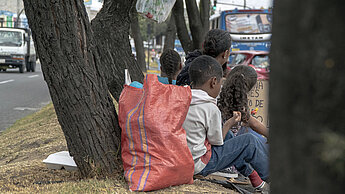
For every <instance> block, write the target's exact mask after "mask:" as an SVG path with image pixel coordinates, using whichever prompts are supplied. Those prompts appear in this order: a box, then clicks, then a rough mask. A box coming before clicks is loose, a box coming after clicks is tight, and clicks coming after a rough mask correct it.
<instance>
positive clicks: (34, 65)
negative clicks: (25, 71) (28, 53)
mask: <svg viewBox="0 0 345 194" xmlns="http://www.w3.org/2000/svg"><path fill="white" fill-rule="evenodd" d="M30 64H31V65H30V66H31V72H35V71H36V61H32V62H31V63H30Z"/></svg>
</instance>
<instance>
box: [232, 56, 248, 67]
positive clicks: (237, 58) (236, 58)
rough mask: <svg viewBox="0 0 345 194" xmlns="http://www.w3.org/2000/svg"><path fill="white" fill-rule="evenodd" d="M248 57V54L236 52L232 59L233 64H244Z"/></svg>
mask: <svg viewBox="0 0 345 194" xmlns="http://www.w3.org/2000/svg"><path fill="white" fill-rule="evenodd" d="M246 57H247V56H246V55H245V54H240V53H239V54H236V55H235V56H234V58H233V59H232V61H231V66H235V65H240V64H242V63H243V62H244V61H245V60H246Z"/></svg>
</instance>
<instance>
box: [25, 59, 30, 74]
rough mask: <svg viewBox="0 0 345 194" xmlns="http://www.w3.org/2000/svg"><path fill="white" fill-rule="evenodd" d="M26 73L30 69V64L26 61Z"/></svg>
mask: <svg viewBox="0 0 345 194" xmlns="http://www.w3.org/2000/svg"><path fill="white" fill-rule="evenodd" d="M25 66H26V72H30V69H31V63H30V62H29V61H28V62H26V65H25Z"/></svg>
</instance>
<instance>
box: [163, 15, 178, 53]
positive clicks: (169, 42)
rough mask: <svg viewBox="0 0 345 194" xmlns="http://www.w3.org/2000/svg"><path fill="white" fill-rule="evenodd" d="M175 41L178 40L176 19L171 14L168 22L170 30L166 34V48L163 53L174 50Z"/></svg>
mask: <svg viewBox="0 0 345 194" xmlns="http://www.w3.org/2000/svg"><path fill="white" fill-rule="evenodd" d="M175 39H176V25H175V18H174V16H173V15H172V14H171V16H170V19H169V22H168V28H167V30H166V33H165V41H164V48H163V51H165V50H166V49H169V48H170V49H174V47H175Z"/></svg>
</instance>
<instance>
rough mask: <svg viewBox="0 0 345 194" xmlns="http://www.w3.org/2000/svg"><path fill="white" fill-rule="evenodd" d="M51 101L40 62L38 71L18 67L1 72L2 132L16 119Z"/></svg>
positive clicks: (0, 129) (0, 111)
mask: <svg viewBox="0 0 345 194" xmlns="http://www.w3.org/2000/svg"><path fill="white" fill-rule="evenodd" d="M50 101H51V99H50V95H49V91H48V87H47V84H46V82H45V81H44V80H43V74H42V71H41V66H40V64H37V66H36V72H30V73H29V72H25V73H19V70H18V69H8V70H7V71H6V72H3V71H1V72H0V132H1V131H3V130H5V129H6V128H8V127H9V126H11V125H12V124H13V123H14V122H15V121H16V120H18V119H20V118H22V117H24V116H26V115H28V114H30V113H33V112H36V111H38V110H39V109H40V108H42V107H43V106H45V105H47V104H48V103H49V102H50Z"/></svg>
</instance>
